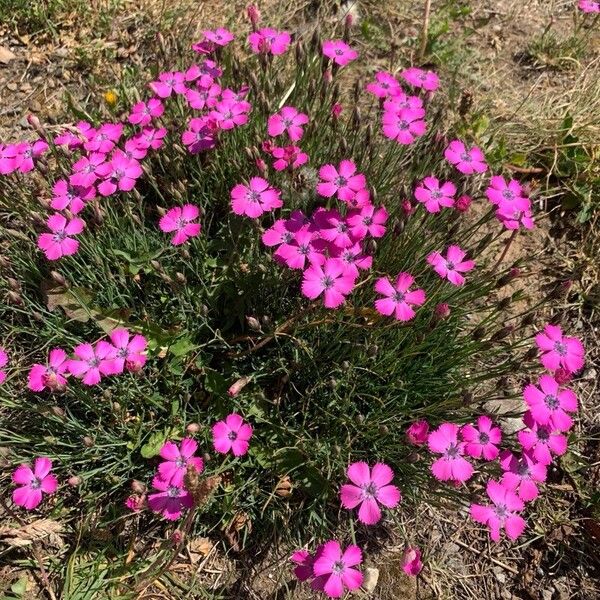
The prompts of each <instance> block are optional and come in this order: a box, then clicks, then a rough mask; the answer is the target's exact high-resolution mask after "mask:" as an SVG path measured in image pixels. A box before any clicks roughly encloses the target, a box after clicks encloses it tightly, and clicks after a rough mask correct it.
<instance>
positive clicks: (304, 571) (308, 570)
mask: <svg viewBox="0 0 600 600" xmlns="http://www.w3.org/2000/svg"><path fill="white" fill-rule="evenodd" d="M290 560H291V561H292V562H293V563H294V564H295V565H296V567H294V575H295V576H296V577H297V578H298V579H299V580H300V581H307V580H308V579H310V578H311V577H313V565H314V563H315V558H314V556H312V555H311V554H310V552H308V551H307V550H296V552H294V554H292V556H291V557H290Z"/></svg>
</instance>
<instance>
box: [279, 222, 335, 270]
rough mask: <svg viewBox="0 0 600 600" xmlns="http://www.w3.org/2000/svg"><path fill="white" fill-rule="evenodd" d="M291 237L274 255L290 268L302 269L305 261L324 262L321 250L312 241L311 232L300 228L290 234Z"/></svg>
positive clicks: (312, 262)
mask: <svg viewBox="0 0 600 600" xmlns="http://www.w3.org/2000/svg"><path fill="white" fill-rule="evenodd" d="M290 235H291V236H292V239H291V240H290V241H289V242H284V243H282V244H281V245H280V246H279V248H277V250H276V251H275V254H274V256H275V257H276V258H279V259H281V260H282V261H283V262H285V264H286V265H287V266H288V267H289V268H290V269H304V268H305V267H306V261H308V262H309V263H310V264H319V265H322V264H323V263H324V262H325V255H324V254H323V250H322V249H321V248H320V247H319V246H317V245H316V244H315V243H314V240H313V234H312V233H311V232H309V231H307V230H306V229H301V230H300V231H296V232H295V233H293V234H290Z"/></svg>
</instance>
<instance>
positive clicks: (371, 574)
mask: <svg viewBox="0 0 600 600" xmlns="http://www.w3.org/2000/svg"><path fill="white" fill-rule="evenodd" d="M378 581H379V569H375V568H374V567H367V568H366V569H365V577H364V579H363V584H362V588H363V590H365V592H367V594H372V593H373V591H374V590H375V587H376V586H377V582H378Z"/></svg>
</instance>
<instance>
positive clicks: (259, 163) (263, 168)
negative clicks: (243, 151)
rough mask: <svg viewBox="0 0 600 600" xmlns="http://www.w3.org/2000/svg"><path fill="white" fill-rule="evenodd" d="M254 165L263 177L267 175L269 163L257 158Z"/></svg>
mask: <svg viewBox="0 0 600 600" xmlns="http://www.w3.org/2000/svg"><path fill="white" fill-rule="evenodd" d="M254 163H255V164H256V168H257V169H258V172H259V173H260V174H261V175H265V174H266V172H267V163H266V162H265V161H264V160H263V159H262V158H257V159H256V160H255V161H254Z"/></svg>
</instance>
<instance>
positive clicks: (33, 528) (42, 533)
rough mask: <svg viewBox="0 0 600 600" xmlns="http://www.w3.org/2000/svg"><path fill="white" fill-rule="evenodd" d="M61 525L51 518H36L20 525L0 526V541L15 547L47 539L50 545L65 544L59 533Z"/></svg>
mask: <svg viewBox="0 0 600 600" xmlns="http://www.w3.org/2000/svg"><path fill="white" fill-rule="evenodd" d="M62 531H63V526H62V525H61V524H60V523H58V522H57V521H53V520H52V519H38V520H37V521H33V522H32V523H28V524H27V525H23V526H22V527H0V541H2V542H3V543H5V544H8V545H9V546H13V547H16V548H19V547H23V546H29V545H31V544H33V542H38V541H41V540H45V541H47V542H48V543H49V544H50V545H51V546H56V547H58V548H61V547H62V546H64V545H65V543H64V541H63V539H62V537H61V536H60V533H61V532H62Z"/></svg>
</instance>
